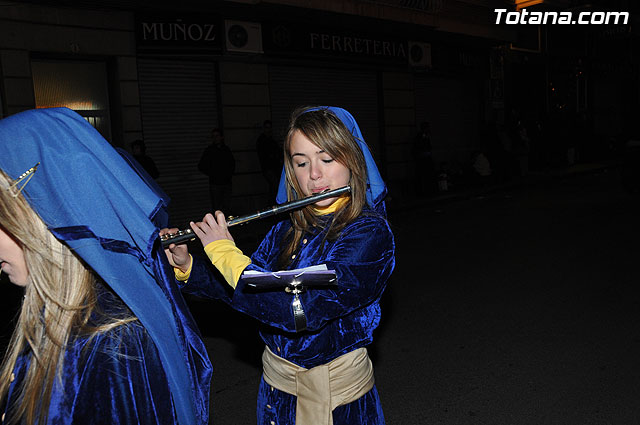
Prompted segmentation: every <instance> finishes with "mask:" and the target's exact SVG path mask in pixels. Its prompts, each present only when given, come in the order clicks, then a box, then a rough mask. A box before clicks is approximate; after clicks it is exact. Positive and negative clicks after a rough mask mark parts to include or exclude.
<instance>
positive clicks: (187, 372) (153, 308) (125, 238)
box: [0, 108, 211, 424]
mask: <svg viewBox="0 0 640 425" xmlns="http://www.w3.org/2000/svg"><path fill="white" fill-rule="evenodd" d="M0 146H1V149H2V154H1V155H0V168H1V169H2V170H3V171H4V172H5V173H7V174H8V175H9V176H10V177H11V178H13V179H16V178H17V177H18V176H19V175H21V174H22V173H23V172H24V171H26V170H27V169H29V168H30V167H33V166H34V165H35V164H36V163H38V162H39V163H40V166H39V167H38V169H37V171H36V172H35V173H34V174H33V177H32V178H31V180H30V181H29V182H28V184H26V186H25V187H24V190H23V191H22V193H23V194H24V196H25V198H26V199H27V201H28V202H29V204H30V205H31V206H32V208H33V209H34V210H35V211H36V212H37V213H38V214H39V215H40V217H42V219H43V220H44V222H45V223H46V224H47V226H48V228H49V229H50V230H51V231H52V232H53V234H54V235H55V236H56V237H57V238H59V239H60V240H62V241H64V242H65V243H66V244H67V245H68V246H69V247H70V248H71V249H73V250H74V251H75V252H76V253H77V254H78V255H79V256H80V257H82V259H83V260H84V261H85V262H86V263H87V264H88V265H89V266H90V267H91V268H92V269H93V270H94V271H95V272H96V273H97V274H98V275H99V276H100V277H101V278H102V279H103V280H104V281H105V282H106V283H107V284H108V285H109V286H110V287H111V288H112V289H113V291H114V292H115V293H117V294H118V296H119V297H120V298H121V299H122V300H123V301H124V303H125V304H126V305H127V306H128V307H129V309H131V311H132V312H133V313H134V314H135V315H136V316H137V317H138V319H139V320H140V322H141V323H142V325H143V326H144V328H145V329H146V331H147V332H148V334H149V335H150V336H151V339H152V340H153V342H154V344H155V346H156V348H157V351H158V354H159V358H160V361H161V364H162V368H163V370H164V373H165V374H166V376H167V379H168V382H169V388H170V390H171V397H172V402H173V405H174V407H175V410H176V416H177V418H178V422H179V423H180V424H196V423H197V424H206V423H208V406H209V383H210V378H211V364H210V362H209V359H208V356H207V352H206V350H205V348H204V344H203V342H202V339H201V336H200V334H199V331H198V329H197V326H196V324H195V322H194V320H193V318H192V317H191V315H190V313H189V311H188V309H187V306H186V304H185V302H184V299H183V298H182V296H181V295H180V293H179V291H178V289H177V288H176V286H175V282H174V278H173V273H172V271H170V270H168V268H170V267H169V265H168V263H167V260H166V257H165V255H164V252H162V250H161V247H160V243H159V239H158V228H159V227H164V226H166V223H167V213H166V206H167V204H168V202H169V199H168V197H166V195H165V194H164V192H163V191H162V190H161V189H160V188H159V187H158V186H157V184H155V182H153V179H151V178H147V177H148V175H146V173H144V174H142V173H140V171H139V170H136V169H135V165H133V166H132V164H131V161H130V160H129V159H127V158H123V155H122V154H121V153H119V152H117V151H116V150H115V149H114V148H113V147H112V146H111V145H110V144H109V143H108V142H107V141H106V140H104V139H103V138H102V136H100V134H99V133H98V132H97V131H96V130H95V129H94V128H93V127H92V126H91V125H90V124H89V123H87V121H86V120H85V119H84V118H82V117H81V116H79V115H78V114H76V113H75V112H73V111H71V110H69V109H66V108H52V109H39V110H32V111H26V112H22V113H19V114H16V115H13V116H10V117H8V118H5V119H3V120H1V121H0ZM124 156H125V157H126V155H124ZM146 176H147V177H146Z"/></svg>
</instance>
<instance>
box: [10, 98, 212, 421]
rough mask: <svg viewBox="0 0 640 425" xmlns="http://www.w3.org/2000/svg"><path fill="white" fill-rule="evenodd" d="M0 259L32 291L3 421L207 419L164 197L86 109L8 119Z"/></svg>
mask: <svg viewBox="0 0 640 425" xmlns="http://www.w3.org/2000/svg"><path fill="white" fill-rule="evenodd" d="M0 143H1V146H2V155H0V267H1V270H2V274H5V275H7V276H8V278H9V280H10V281H11V282H12V283H14V284H15V285H18V286H19V287H22V288H24V297H23V301H22V307H21V309H20V315H19V317H18V319H17V325H16V327H15V330H14V331H13V335H12V337H11V341H10V343H9V346H8V349H7V351H6V354H5V356H4V360H3V362H2V366H1V368H0V409H2V423H3V424H18V423H19V424H71V423H75V424H98V423H101V424H105V423H109V424H123V425H124V424H184V425H190V424H199V425H205V424H207V423H208V421H209V418H208V416H209V385H210V378H211V364H210V362H209V358H208V355H207V352H206V350H205V347H204V344H203V341H202V339H201V336H200V333H199V331H198V329H197V327H196V325H195V322H194V321H193V319H192V317H191V315H190V313H189V311H188V309H187V307H186V304H185V302H184V299H183V298H182V295H181V293H180V291H179V290H178V288H177V286H176V285H175V280H174V278H173V271H172V268H171V266H169V264H168V263H167V260H166V256H165V254H164V252H163V250H162V249H161V245H160V242H159V238H158V228H159V226H166V218H167V216H166V203H167V201H166V195H164V194H163V193H162V192H161V190H160V189H159V187H158V186H157V185H156V184H155V182H153V180H150V179H148V176H147V175H146V174H144V175H143V174H140V175H139V174H138V173H137V171H136V170H135V169H134V168H132V167H131V166H130V164H132V162H131V161H133V160H132V159H131V158H130V157H127V156H128V153H126V152H125V151H121V152H118V151H116V150H115V149H113V147H111V145H110V144H109V143H108V142H107V141H106V140H104V139H103V138H102V137H101V136H100V134H99V133H98V132H97V131H96V130H95V129H94V128H93V127H92V126H91V125H90V124H88V123H87V122H86V121H85V120H84V119H83V118H82V117H81V116H79V115H78V114H76V113H75V112H73V111H71V110H69V109H66V108H54V109H38V110H33V111H26V112H22V113H19V114H16V115H13V116H10V117H8V118H5V119H3V120H0Z"/></svg>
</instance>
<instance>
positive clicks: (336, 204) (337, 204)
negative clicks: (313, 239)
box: [313, 195, 349, 215]
mask: <svg viewBox="0 0 640 425" xmlns="http://www.w3.org/2000/svg"><path fill="white" fill-rule="evenodd" d="M347 202H349V195H347V196H341V197H339V198H338V199H336V200H335V201H333V203H332V204H331V205H327V206H326V207H313V210H314V211H315V213H316V214H317V215H327V214H331V213H334V212H336V211H338V210H339V209H341V208H342V207H344V206H345V205H346V204H347Z"/></svg>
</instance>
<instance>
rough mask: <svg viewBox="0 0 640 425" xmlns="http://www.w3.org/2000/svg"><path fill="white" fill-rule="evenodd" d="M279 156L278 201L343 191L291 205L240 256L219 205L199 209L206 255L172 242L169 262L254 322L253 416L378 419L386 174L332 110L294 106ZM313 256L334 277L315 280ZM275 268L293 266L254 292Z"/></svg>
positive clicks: (191, 285) (290, 420) (387, 246)
mask: <svg viewBox="0 0 640 425" xmlns="http://www.w3.org/2000/svg"><path fill="white" fill-rule="evenodd" d="M284 158H285V164H284V170H283V172H282V179H281V184H280V190H279V193H278V197H277V201H278V202H279V203H282V202H286V201H292V200H296V199H300V198H304V197H308V196H312V195H314V194H318V193H323V192H327V191H331V190H335V189H339V188H341V187H345V186H347V185H348V186H350V188H351V191H350V193H348V194H346V195H343V196H339V197H333V198H328V199H324V200H322V201H319V202H316V203H315V204H311V205H307V206H305V207H304V208H302V209H299V210H297V211H294V212H292V213H290V214H289V216H288V217H286V218H285V219H283V220H282V221H280V222H278V223H277V224H275V225H274V226H273V227H272V228H271V230H270V231H269V232H268V233H267V235H266V237H265V238H264V240H263V241H262V243H261V244H260V246H259V247H258V249H257V250H256V252H254V253H253V255H252V256H251V257H250V258H249V257H247V256H245V255H244V254H243V253H242V252H241V251H240V250H239V249H238V248H237V247H236V246H235V244H234V242H233V240H232V238H231V235H230V234H229V232H228V229H227V224H226V221H225V218H224V215H223V214H222V213H221V212H216V214H215V216H214V215H211V214H208V215H207V216H205V218H204V219H203V221H202V222H198V223H192V224H191V228H192V229H193V231H194V232H195V233H196V235H197V236H198V237H199V239H200V240H201V242H202V244H203V246H204V249H205V253H206V254H207V256H208V257H209V260H210V261H202V260H200V259H198V258H193V259H192V258H191V257H190V256H189V255H188V253H187V249H186V248H185V247H183V246H181V245H180V246H176V245H174V246H172V247H170V255H169V259H170V262H171V263H172V265H174V267H175V268H176V269H175V272H176V278H177V279H178V281H180V282H182V283H181V285H182V287H183V291H187V292H191V293H194V294H197V295H199V296H204V297H211V298H218V299H222V300H224V301H225V302H227V303H229V305H231V306H232V307H233V308H234V309H236V310H238V311H241V312H243V313H245V314H247V315H249V316H251V317H253V318H255V319H256V320H258V321H259V322H260V323H261V324H262V325H264V326H261V327H260V336H261V337H262V340H263V341H264V343H265V345H266V347H265V351H264V353H263V356H262V363H263V375H262V379H261V382H260V389H259V391H258V405H257V418H258V424H260V425H262V424H264V425H269V424H274V423H278V424H287V425H293V424H298V425H299V424H313V425H316V424H324V425H327V424H335V425H357V424H383V423H384V416H383V413H382V407H381V403H380V398H379V396H378V392H377V389H376V387H375V385H374V377H373V367H372V364H371V361H370V359H369V357H368V354H367V350H366V346H367V345H369V344H370V343H371V342H372V341H373V331H374V330H375V329H376V328H377V326H378V324H379V322H380V314H381V312H380V303H379V301H380V297H381V295H382V293H383V291H384V289H385V287H386V285H387V281H388V279H389V277H390V275H391V273H392V271H393V268H394V264H395V244H394V238H393V233H392V232H391V229H390V227H389V224H388V222H387V219H386V213H385V208H384V196H385V194H386V187H385V184H384V182H383V181H382V178H381V177H380V173H379V172H378V169H377V167H376V165H375V162H374V160H373V158H372V156H371V153H370V152H369V149H368V148H367V145H366V144H365V142H364V139H363V137H362V134H361V133H360V129H359V128H358V125H357V124H356V121H355V120H354V118H353V117H352V116H351V114H350V113H349V112H347V111H345V110H344V109H342V108H337V107H311V108H303V109H301V110H298V111H296V112H294V114H293V116H292V119H291V122H290V125H289V129H288V133H287V136H286V138H285V144H284ZM211 264H213V266H215V267H216V268H217V269H218V271H219V272H220V275H221V276H222V277H223V278H224V281H219V280H217V277H216V276H219V275H217V274H215V273H213V272H212V271H211V270H210V269H209V266H211ZM316 266H320V267H322V268H325V267H326V269H327V270H328V271H332V272H334V273H335V279H333V280H330V282H329V283H330V284H329V285H325V286H315V283H314V282H312V279H315V278H316V276H317V275H318V274H319V273H317V272H316V273H315V274H314V272H313V271H312V270H315V268H316ZM301 269H302V270H301ZM285 270H295V271H296V272H295V275H294V276H295V278H294V280H293V281H291V284H290V285H282V287H281V288H277V287H276V288H274V287H273V286H271V287H270V288H269V289H267V290H264V289H256V288H255V287H254V286H255V285H254V284H252V283H251V282H254V281H255V276H256V273H259V274H258V276H265V279H267V280H269V281H270V282H271V281H273V280H274V279H278V278H281V277H282V276H285V274H286V273H274V272H277V271H285ZM288 276H290V274H289V275H288ZM231 288H232V289H233V291H232V292H231V291H229V289H231Z"/></svg>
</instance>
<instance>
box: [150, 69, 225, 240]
mask: <svg viewBox="0 0 640 425" xmlns="http://www.w3.org/2000/svg"><path fill="white" fill-rule="evenodd" d="M138 79H139V80H138V83H139V86H140V104H141V110H142V130H143V134H144V140H145V144H146V147H147V154H148V155H149V156H150V157H151V158H153V159H154V161H155V162H156V164H157V166H158V169H159V171H160V177H159V178H158V183H159V184H160V186H161V187H162V188H163V189H164V190H165V192H167V194H168V195H169V196H170V197H171V204H170V205H169V212H170V217H169V219H170V222H171V223H172V225H173V226H176V227H180V228H182V227H185V226H186V225H187V223H188V222H189V221H190V220H199V219H201V218H202V217H203V215H204V213H206V212H208V211H209V210H210V209H211V205H210V201H209V190H208V187H209V186H208V185H209V181H208V178H207V177H206V176H205V175H203V174H201V173H200V172H199V171H198V161H199V159H200V155H201V154H202V151H203V150H204V148H205V147H206V146H207V145H208V144H209V143H210V140H211V138H210V134H211V129H212V128H214V127H217V126H218V110H217V93H216V68H215V63H213V62H206V61H188V60H178V59H151V58H139V59H138Z"/></svg>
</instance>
